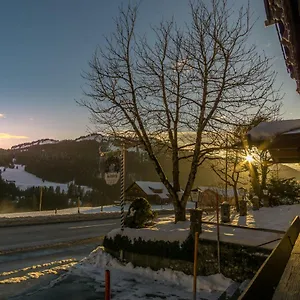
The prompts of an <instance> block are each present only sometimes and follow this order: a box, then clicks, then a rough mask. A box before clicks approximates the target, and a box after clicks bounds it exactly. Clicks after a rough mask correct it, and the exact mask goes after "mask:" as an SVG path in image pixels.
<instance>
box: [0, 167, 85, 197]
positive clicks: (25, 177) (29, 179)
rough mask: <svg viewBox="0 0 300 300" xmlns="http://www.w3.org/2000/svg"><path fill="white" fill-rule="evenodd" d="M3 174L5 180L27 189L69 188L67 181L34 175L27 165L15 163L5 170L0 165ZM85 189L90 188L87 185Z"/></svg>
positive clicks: (62, 189)
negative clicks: (26, 168) (12, 166)
mask: <svg viewBox="0 0 300 300" xmlns="http://www.w3.org/2000/svg"><path fill="white" fill-rule="evenodd" d="M0 170H1V176H2V178H3V179H4V180H5V181H8V182H13V183H15V185H16V186H17V187H18V188H19V189H21V190H26V189H27V188H30V187H33V186H34V187H39V186H44V187H50V186H52V187H53V188H54V189H55V188H56V187H58V186H59V187H60V189H61V191H67V190H68V184H67V183H55V182H50V181H43V180H42V179H41V178H39V177H37V176H34V175H32V174H30V173H28V172H26V171H25V166H22V165H15V168H14V169H10V168H6V169H5V171H4V167H0ZM85 189H89V188H87V187H85Z"/></svg>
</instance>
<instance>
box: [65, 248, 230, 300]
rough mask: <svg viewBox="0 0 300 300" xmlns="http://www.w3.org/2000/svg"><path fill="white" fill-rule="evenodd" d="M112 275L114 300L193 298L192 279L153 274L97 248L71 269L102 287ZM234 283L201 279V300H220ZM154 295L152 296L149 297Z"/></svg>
mask: <svg viewBox="0 0 300 300" xmlns="http://www.w3.org/2000/svg"><path fill="white" fill-rule="evenodd" d="M105 270H110V272H111V287H112V293H113V295H114V296H113V299H122V300H125V299H155V298H156V297H157V298H158V299H159V298H163V299H191V298H192V286H193V277H192V276H189V275H186V274H184V273H182V272H178V271H173V270H170V269H165V270H158V271H153V270H151V269H150V268H141V267H134V266H133V265H132V264H131V263H127V264H122V263H121V262H120V261H118V260H116V259H114V258H112V257H111V256H110V255H109V254H108V253H106V252H104V251H103V250H102V248H101V247H98V248H97V249H95V250H94V251H93V252H92V253H91V254H90V256H89V257H87V258H86V259H84V260H82V261H81V262H80V263H79V264H77V265H76V266H74V267H73V268H72V269H71V271H70V272H71V273H72V274H75V275H79V276H87V277H91V278H93V279H94V280H96V281H97V282H99V285H100V286H102V287H103V284H104V282H103V281H104V272H105ZM232 283H233V281H232V280H231V279H229V278H226V277H224V276H223V275H222V274H215V275H211V276H198V279H197V290H198V293H197V295H198V297H201V298H205V299H218V297H219V296H220V295H221V294H222V292H223V291H225V290H226V289H227V288H228V287H229V286H230V285H231V284H232ZM149 296H152V297H149Z"/></svg>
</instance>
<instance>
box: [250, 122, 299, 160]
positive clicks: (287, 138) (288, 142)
mask: <svg viewBox="0 0 300 300" xmlns="http://www.w3.org/2000/svg"><path fill="white" fill-rule="evenodd" d="M247 140H248V144H249V146H250V147H252V146H255V147H258V148H259V149H261V150H269V152H270V154H271V156H272V158H273V160H274V161H275V162H277V163H299V162H300V119H297V120H282V121H273V122H262V123H260V124H259V125H258V126H256V127H254V128H253V129H251V130H250V131H249V132H248V133H247Z"/></svg>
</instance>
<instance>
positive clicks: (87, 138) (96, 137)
mask: <svg viewBox="0 0 300 300" xmlns="http://www.w3.org/2000/svg"><path fill="white" fill-rule="evenodd" d="M102 140H103V138H102V136H101V135H99V134H96V133H95V134H90V135H86V136H81V137H79V138H77V139H75V141H76V142H82V141H96V142H101V141H102Z"/></svg>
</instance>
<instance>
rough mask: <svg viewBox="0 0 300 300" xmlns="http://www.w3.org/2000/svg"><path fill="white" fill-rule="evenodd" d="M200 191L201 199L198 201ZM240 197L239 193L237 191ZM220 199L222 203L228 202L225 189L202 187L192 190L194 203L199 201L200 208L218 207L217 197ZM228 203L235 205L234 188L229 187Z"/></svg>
mask: <svg viewBox="0 0 300 300" xmlns="http://www.w3.org/2000/svg"><path fill="white" fill-rule="evenodd" d="M198 189H199V190H200V197H199V199H198ZM237 193H238V196H240V195H239V191H237ZM217 195H218V197H219V202H220V203H222V202H223V201H225V200H226V191H225V189H224V188H220V187H213V186H200V187H198V188H196V189H193V190H192V193H191V198H192V200H193V201H198V200H199V203H198V205H200V206H209V207H213V206H215V205H216V196H217ZM227 202H229V204H230V205H234V203H235V200H234V191H233V188H231V187H228V189H227Z"/></svg>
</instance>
